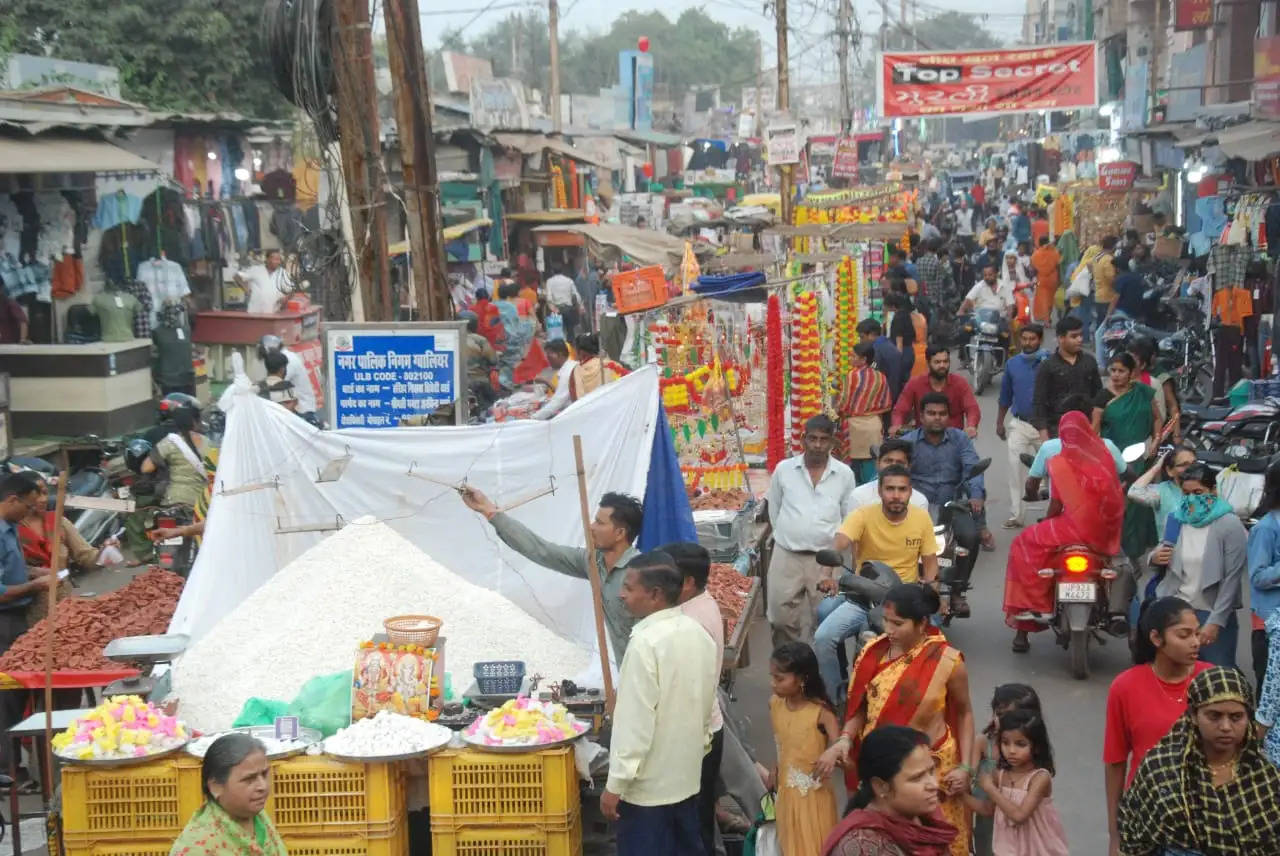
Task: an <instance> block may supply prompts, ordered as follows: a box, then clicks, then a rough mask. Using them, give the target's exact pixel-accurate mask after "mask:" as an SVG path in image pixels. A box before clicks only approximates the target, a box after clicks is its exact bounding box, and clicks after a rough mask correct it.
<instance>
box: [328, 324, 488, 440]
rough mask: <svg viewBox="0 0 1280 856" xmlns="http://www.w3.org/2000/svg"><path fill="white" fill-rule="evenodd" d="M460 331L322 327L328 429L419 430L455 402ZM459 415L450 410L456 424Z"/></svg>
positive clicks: (432, 327) (417, 327)
mask: <svg viewBox="0 0 1280 856" xmlns="http://www.w3.org/2000/svg"><path fill="white" fill-rule="evenodd" d="M464 329H466V328H465V327H464V326H463V325H461V324H454V323H442V324H432V323H389V324H330V325H327V326H326V328H325V345H326V356H327V362H328V369H329V371H328V381H329V382H328V399H327V400H328V401H329V403H330V404H329V408H330V410H329V424H330V425H332V426H333V427H335V428H395V427H397V426H399V425H402V424H423V423H422V420H423V418H424V417H426V416H429V415H431V414H432V413H434V412H435V411H437V410H438V409H440V408H441V407H444V406H446V405H452V404H454V403H455V402H457V401H458V397H459V392H460V390H461V388H462V376H463V366H462V360H463V358H464V355H463V353H462V348H461V342H462V331H463V330H464ZM462 409H463V408H462V407H461V406H459V407H455V408H454V410H455V413H454V421H455V422H456V423H458V424H461V423H462V420H463V418H464V416H465V414H463V412H462Z"/></svg>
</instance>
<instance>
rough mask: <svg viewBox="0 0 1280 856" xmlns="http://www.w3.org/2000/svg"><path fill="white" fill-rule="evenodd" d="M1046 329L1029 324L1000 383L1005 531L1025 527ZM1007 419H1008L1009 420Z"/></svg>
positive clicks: (1036, 441)
mask: <svg viewBox="0 0 1280 856" xmlns="http://www.w3.org/2000/svg"><path fill="white" fill-rule="evenodd" d="M1043 341H1044V328H1043V327H1041V326H1040V325H1039V324H1027V325H1026V326H1025V327H1023V328H1022V330H1021V331H1020V332H1019V333H1018V345H1019V347H1021V348H1022V353H1020V354H1018V355H1017V356H1015V357H1013V358H1012V359H1010V360H1009V362H1008V363H1006V364H1005V367H1004V380H1002V381H1001V382H1000V414H999V415H998V416H997V417H996V436H997V437H999V438H1000V439H1001V440H1004V441H1005V442H1006V443H1008V444H1009V509H1010V512H1009V519H1008V520H1006V521H1005V522H1004V528H1005V529H1018V528H1021V526H1022V492H1023V488H1024V486H1025V484H1026V480H1027V468H1026V465H1025V464H1023V463H1022V456H1023V455H1024V454H1027V455H1034V454H1035V453H1036V452H1037V451H1039V449H1040V432H1039V431H1037V430H1036V427H1035V426H1034V425H1032V424H1031V400H1032V398H1033V397H1034V395H1035V391H1036V369H1038V368H1040V363H1041V362H1043V361H1044V359H1045V358H1046V357H1048V356H1049V354H1048V353H1047V352H1045V351H1044V350H1042V349H1041V348H1040V343H1041V342H1043ZM1006 417H1007V419H1006Z"/></svg>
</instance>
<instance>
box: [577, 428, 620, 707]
mask: <svg viewBox="0 0 1280 856" xmlns="http://www.w3.org/2000/svg"><path fill="white" fill-rule="evenodd" d="M573 460H574V462H575V463H576V464H577V465H578V500H579V502H580V503H581V505H582V534H583V536H584V537H585V538H586V541H587V578H588V579H589V580H590V581H591V602H592V604H593V606H594V608H595V613H596V643H597V644H598V645H599V646H600V671H601V673H602V674H603V675H604V700H605V710H608V711H612V710H613V674H612V673H611V672H610V671H609V642H608V637H606V636H605V633H604V587H603V583H602V581H601V579H600V563H599V562H598V561H596V541H595V539H594V538H592V537H591V506H590V505H588V504H587V468H586V466H585V465H584V464H583V463H582V437H581V436H580V435H578V434H574V435H573Z"/></svg>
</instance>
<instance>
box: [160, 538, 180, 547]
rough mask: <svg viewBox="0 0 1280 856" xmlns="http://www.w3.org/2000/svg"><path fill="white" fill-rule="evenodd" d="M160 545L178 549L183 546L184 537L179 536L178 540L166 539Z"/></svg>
mask: <svg viewBox="0 0 1280 856" xmlns="http://www.w3.org/2000/svg"><path fill="white" fill-rule="evenodd" d="M160 543H161V544H163V545H164V546H166V547H178V546H181V545H182V536H181V535H179V536H178V537H177V538H166V539H164V540H163V541H161V542H160Z"/></svg>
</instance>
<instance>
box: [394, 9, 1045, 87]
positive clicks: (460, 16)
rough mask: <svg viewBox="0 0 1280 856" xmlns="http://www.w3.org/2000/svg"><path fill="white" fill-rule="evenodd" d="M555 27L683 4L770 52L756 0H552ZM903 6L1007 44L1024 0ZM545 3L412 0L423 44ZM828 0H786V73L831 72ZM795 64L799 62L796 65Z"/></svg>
mask: <svg viewBox="0 0 1280 856" xmlns="http://www.w3.org/2000/svg"><path fill="white" fill-rule="evenodd" d="M559 3H560V21H561V23H560V31H561V33H562V34H563V33H565V32H567V31H569V30H578V31H588V32H590V31H601V30H606V29H608V26H609V24H610V22H612V20H613V18H614V17H616V16H617V15H618V14H619V13H620V12H622V11H625V10H628V9H635V10H638V11H644V12H647V11H652V10H655V9H656V10H659V11H661V12H663V13H664V14H665V15H667V17H668V18H672V19H674V18H676V17H678V16H679V14H680V13H681V12H682V11H684V10H685V9H688V8H694V7H697V8H701V9H702V10H703V11H705V12H706V13H707V14H708V15H710V16H711V17H713V18H716V19H717V20H720V21H723V22H724V23H725V24H728V25H729V26H731V27H739V26H743V27H750V28H752V29H754V30H756V31H757V32H758V33H759V34H760V38H761V41H762V43H763V45H764V53H765V64H766V65H772V64H773V63H774V57H775V51H776V47H775V38H774V35H775V34H774V21H773V16H772V13H770V14H767V15H766V14H765V13H764V12H763V11H762V7H763V0H622V2H618V0H559ZM887 4H888V9H889V13H890V15H891V16H892V17H894V18H896V17H897V16H898V15H899V14H900V11H901V8H902V6H903V5H904V0H887ZM905 5H906V6H907V8H908V17H910V10H911V9H912V8H916V9H917V13H918V14H919V16H920V17H921V18H925V17H928V16H929V15H931V14H935V13H937V12H941V11H944V10H954V11H959V12H964V13H972V14H973V15H974V16H975V17H981V18H983V19H984V20H982V24H983V26H985V27H986V28H987V29H988V30H990V31H992V32H993V33H995V34H996V35H997V36H999V37H1000V38H1001V39H1003V40H1005V41H1006V42H1009V43H1016V42H1017V41H1018V40H1019V38H1020V34H1021V32H1022V15H1023V13H1024V12H1025V10H1026V7H1027V2H1026V0H905ZM538 7H541V8H544V9H545V8H546V4H545V0H419V10H420V11H421V12H422V13H424V14H423V17H422V33H423V38H424V40H425V41H426V43H427V45H428V46H433V45H436V44H439V41H440V34H441V33H442V32H444V31H446V30H449V29H455V28H458V27H461V28H463V32H462V35H463V38H466V39H469V38H474V37H475V36H476V35H479V34H480V33H482V32H484V30H485V29H487V28H488V27H489V26H491V25H492V24H493V23H494V22H496V21H500V20H502V18H503V17H505V16H507V15H510V14H513V13H516V12H519V11H521V10H525V9H533V8H538ZM835 7H836V0H788V13H789V18H790V21H791V30H792V32H791V38H790V40H789V47H790V53H791V65H792V69H793V74H794V75H796V76H797V77H799V78H801V79H808V80H810V81H812V80H816V79H828V80H829V79H832V78H834V77H835V75H836V60H835V38H834V36H833V35H831V32H832V30H833V29H834V22H833V20H832V17H831V13H832V10H834V9H835ZM853 8H854V12H855V14H856V16H857V17H858V20H859V21H860V23H861V26H862V30H863V32H864V33H868V34H875V33H877V32H878V31H879V27H880V20H881V13H880V4H879V2H878V0H853ZM873 50H874V45H873V44H872V42H871V40H870V38H869V37H868V39H867V41H865V42H864V58H866V57H869V56H870V55H871V52H872V51H873ZM797 66H802V67H800V68H797Z"/></svg>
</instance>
